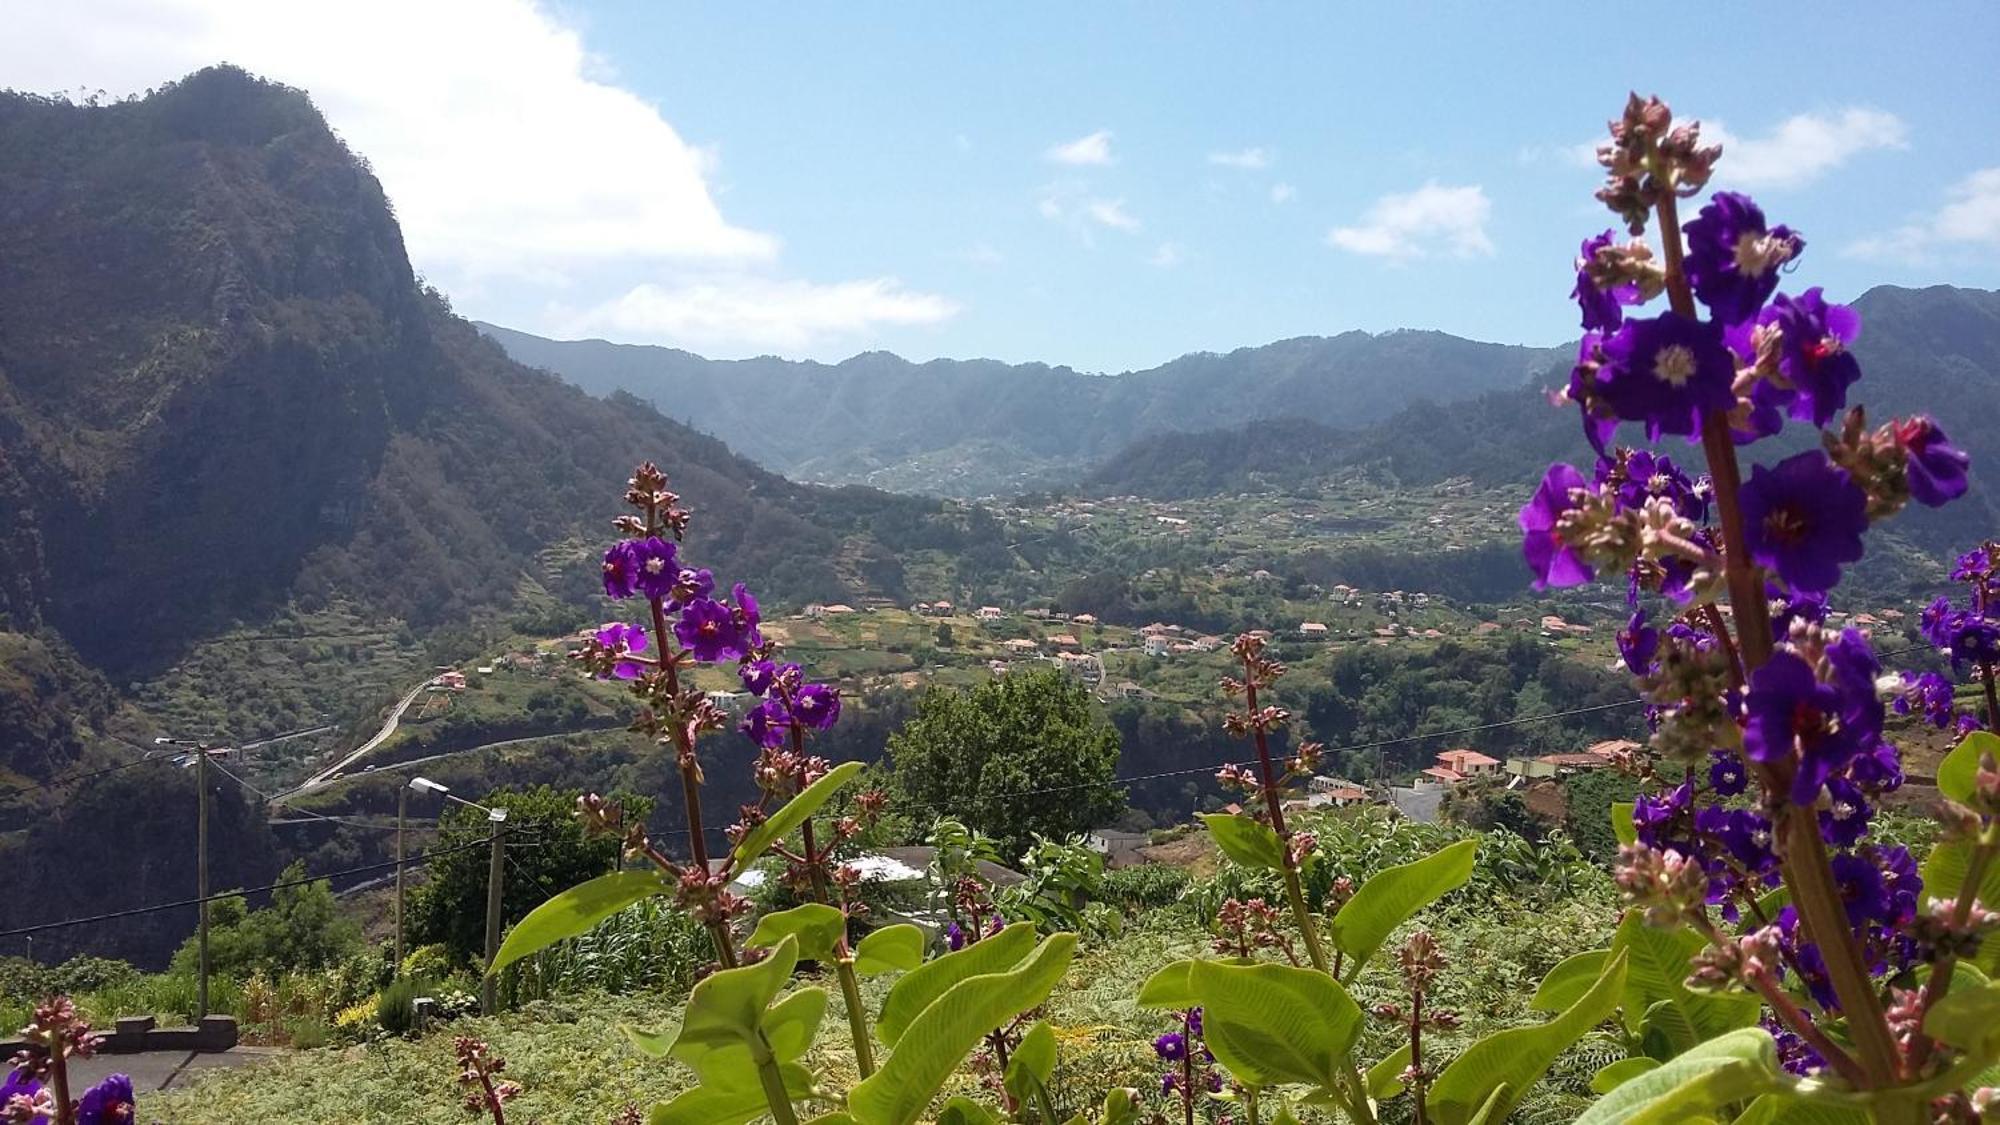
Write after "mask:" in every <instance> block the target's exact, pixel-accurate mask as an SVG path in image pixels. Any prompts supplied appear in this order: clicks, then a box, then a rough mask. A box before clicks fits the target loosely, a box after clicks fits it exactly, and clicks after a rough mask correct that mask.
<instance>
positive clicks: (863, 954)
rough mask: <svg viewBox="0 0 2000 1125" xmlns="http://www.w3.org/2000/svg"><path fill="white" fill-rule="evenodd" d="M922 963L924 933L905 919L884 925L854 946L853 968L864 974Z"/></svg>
mask: <svg viewBox="0 0 2000 1125" xmlns="http://www.w3.org/2000/svg"><path fill="white" fill-rule="evenodd" d="M923 963H924V932H923V931H922V930H920V929H918V928H917V927H915V926H912V925H910V924H909V923H908V922H898V923H897V924H895V925H893V926H884V927H882V928H881V929H879V930H876V931H875V932H874V933H872V934H869V935H868V936H867V937H864V938H862V939H861V940H860V941H859V942H857V943H856V944H855V946H854V971H855V972H857V973H860V974H861V975H862V976H864V977H873V976H880V975H881V974H883V973H890V972H899V971H900V972H908V971H910V970H911V969H914V968H916V967H917V966H918V965H921V964H923Z"/></svg>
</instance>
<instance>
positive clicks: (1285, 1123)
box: [1271, 1102, 1299, 1125]
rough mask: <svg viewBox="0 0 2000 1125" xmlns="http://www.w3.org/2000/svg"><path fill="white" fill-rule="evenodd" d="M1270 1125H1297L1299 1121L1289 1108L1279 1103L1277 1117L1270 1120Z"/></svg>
mask: <svg viewBox="0 0 2000 1125" xmlns="http://www.w3.org/2000/svg"><path fill="white" fill-rule="evenodd" d="M1271 1125H1299V1119H1298V1116H1297V1115H1296V1114H1294V1113H1293V1112H1292V1107H1291V1106H1288V1105H1286V1104H1285V1103H1283V1102H1279V1103H1278V1113H1277V1116H1275V1117H1273V1118H1271Z"/></svg>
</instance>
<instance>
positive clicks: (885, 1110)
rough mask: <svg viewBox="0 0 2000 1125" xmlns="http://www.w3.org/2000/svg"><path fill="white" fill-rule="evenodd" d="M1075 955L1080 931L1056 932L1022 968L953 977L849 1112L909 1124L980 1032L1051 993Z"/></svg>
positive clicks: (854, 1094) (852, 1099)
mask: <svg viewBox="0 0 2000 1125" xmlns="http://www.w3.org/2000/svg"><path fill="white" fill-rule="evenodd" d="M992 940H994V939H992V938H988V939H987V941H992ZM979 944H980V945H984V944H986V942H980V943H979ZM1075 955H1076V935H1075V934H1056V935H1054V936H1053V937H1050V938H1049V939H1048V940H1047V941H1044V942H1042V944H1041V945H1040V946H1039V947H1038V948H1037V949H1036V950H1035V951H1034V952H1033V953H1032V954H1030V955H1029V956H1028V957H1027V959H1026V960H1024V961H1022V962H1020V967H1019V968H1016V969H1013V970H1012V971H1009V972H1001V973H987V974H984V975H980V976H973V977H967V978H965V979H963V980H960V981H959V982H958V983H956V984H954V985H952V986H951V988H950V990H949V991H947V992H945V993H944V995H942V996H939V997H938V998H937V999H936V1001H934V1002H933V1003H931V1004H930V1005H928V1006H926V1007H925V1008H924V1010H923V1011H922V1012H921V1013H919V1014H918V1015H917V1018H916V1019H914V1020H912V1021H910V1024H909V1027H908V1028H907V1029H905V1032H904V1034H903V1035H902V1036H901V1038H900V1039H899V1040H898V1046H897V1047H896V1050H895V1052H894V1053H893V1054H891V1055H890V1056H889V1061H888V1062H886V1063H884V1064H882V1069H880V1070H878V1071H876V1072H875V1073H874V1074H873V1075H871V1076H870V1077H868V1078H867V1079H864V1080H863V1081H862V1082H861V1084H860V1085H858V1086H856V1087H854V1089H853V1090H851V1091H849V1092H848V1095H847V1112H849V1113H851V1114H853V1115H854V1119H855V1120H856V1121H859V1122H861V1125H910V1123H911V1122H913V1121H915V1120H916V1119H917V1117H918V1116H919V1115H920V1114H922V1113H923V1111H924V1107H925V1106H927V1105H929V1104H930V1100H931V1098H932V1096H933V1095H935V1094H936V1093H937V1092H938V1088H939V1087H940V1086H942V1085H944V1080H945V1079H946V1078H947V1077H949V1076H950V1075H951V1072H952V1071H953V1070H955V1069H957V1067H958V1064H959V1063H960V1062H962V1061H964V1059H965V1056H966V1053H967V1052H969V1051H971V1050H972V1049H973V1048H974V1047H975V1046H977V1045H978V1044H979V1041H980V1040H981V1039H982V1038H984V1037H985V1036H986V1035H987V1034H988V1033H990V1032H992V1031H993V1030H994V1029H995V1028H998V1027H1000V1026H1001V1025H1003V1024H1005V1023H1006V1022H1007V1021H1008V1020H1010V1019H1012V1018H1013V1017H1015V1016H1017V1015H1020V1014H1021V1013H1022V1012H1025V1011H1027V1010H1029V1009H1030V1008H1033V1007H1035V1006H1036V1005H1038V1004H1040V1003H1041V1002H1042V1001H1044V1000H1046V999H1048V997H1049V993H1050V992H1052V991H1054V990H1055V987H1056V984H1057V982H1059V981H1061V980H1062V976H1063V973H1064V972H1065V971H1066V970H1068V968H1069V963H1070V959H1071V958H1072V957H1074V956H1075ZM932 963H933V964H937V962H932ZM912 975H914V974H912ZM903 979H904V980H908V979H909V977H905V978H903Z"/></svg>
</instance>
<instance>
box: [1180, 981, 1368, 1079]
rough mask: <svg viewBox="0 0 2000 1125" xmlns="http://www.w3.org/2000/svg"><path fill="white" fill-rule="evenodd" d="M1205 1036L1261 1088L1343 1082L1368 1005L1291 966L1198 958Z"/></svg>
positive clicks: (1232, 1065)
mask: <svg viewBox="0 0 2000 1125" xmlns="http://www.w3.org/2000/svg"><path fill="white" fill-rule="evenodd" d="M1188 980H1189V983H1190V984H1191V985H1192V987H1193V991H1194V992H1195V994H1196V995H1197V996H1199V997H1200V998H1201V1002H1202V1019H1201V1023H1202V1035H1203V1038H1204V1040H1205V1042H1206V1043H1207V1045H1208V1049H1209V1050H1211V1051H1213V1052H1214V1053H1215V1057H1216V1058H1217V1059H1218V1060H1220V1061H1221V1063H1222V1065H1223V1066H1225V1067H1228V1068H1229V1072H1230V1073H1231V1074H1234V1075H1235V1076H1236V1077H1237V1078H1238V1079H1240V1080H1242V1081H1243V1082H1245V1083H1248V1084H1250V1085H1253V1086H1271V1085H1276V1084H1277V1083H1280V1082H1304V1083H1307V1084H1309V1085H1312V1086H1315V1087H1331V1086H1334V1085H1336V1084H1337V1083H1338V1082H1339V1081H1340V1077H1341V1074H1342V1073H1343V1071H1344V1068H1345V1066H1346V1058H1347V1053H1348V1052H1349V1051H1351V1050H1353V1048H1354V1042H1355V1040H1356V1039H1358V1038H1359V1037H1360V1035H1361V1007H1360V1005H1358V1004H1356V1003H1355V1002H1354V998H1353V997H1351V996H1349V995H1348V994H1347V990H1346V989H1344V988H1342V987H1341V986H1340V983H1339V982H1338V981H1335V980H1334V979H1333V978H1332V977H1330V976H1327V975H1326V974H1325V973H1322V972H1318V971H1316V970H1313V969H1300V968H1294V967H1292V966H1290V965H1223V964H1217V963H1215V962H1213V961H1196V962H1194V963H1193V966H1192V967H1191V968H1190V970H1189V972H1188Z"/></svg>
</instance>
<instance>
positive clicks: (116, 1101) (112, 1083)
mask: <svg viewBox="0 0 2000 1125" xmlns="http://www.w3.org/2000/svg"><path fill="white" fill-rule="evenodd" d="M137 1107H138V1100H137V1098H135V1097H134V1096H133V1094H132V1080H131V1079H130V1078H128V1077H126V1076H125V1075H123V1074H114V1075H111V1076H110V1077H108V1078H106V1079H105V1080H104V1081H102V1082H99V1083H98V1084H97V1085H95V1086H92V1087H91V1088H90V1089H89V1090H86V1091H84V1095H83V1100H81V1101H79V1102H77V1103H76V1125H130V1123H131V1121H132V1115H133V1111H134V1110H135V1109H136V1108H137Z"/></svg>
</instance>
